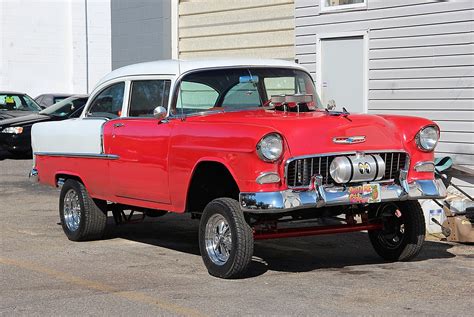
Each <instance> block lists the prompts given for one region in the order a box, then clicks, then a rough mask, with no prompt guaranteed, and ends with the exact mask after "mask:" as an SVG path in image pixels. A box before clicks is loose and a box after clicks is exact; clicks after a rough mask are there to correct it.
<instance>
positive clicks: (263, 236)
mask: <svg viewBox="0 0 474 317" xmlns="http://www.w3.org/2000/svg"><path fill="white" fill-rule="evenodd" d="M382 228H383V225H382V224H381V223H369V224H354V225H338V226H319V227H306V228H287V229H276V230H274V231H269V232H255V233H254V235H253V237H254V239H255V240H267V239H280V238H295V237H306V236H316V235H322V234H333V233H348V232H356V231H362V230H380V229H382Z"/></svg>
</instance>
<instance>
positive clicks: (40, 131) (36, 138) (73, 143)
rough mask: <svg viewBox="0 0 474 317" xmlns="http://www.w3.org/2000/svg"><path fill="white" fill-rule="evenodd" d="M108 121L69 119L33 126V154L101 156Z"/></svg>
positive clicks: (99, 119)
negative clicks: (103, 133)
mask: <svg viewBox="0 0 474 317" xmlns="http://www.w3.org/2000/svg"><path fill="white" fill-rule="evenodd" d="M105 121H106V119H101V118H94V119H69V120H64V121H55V122H42V123H36V124H34V125H33V128H32V130H31V146H32V148H33V152H48V153H71V154H101V153H102V125H103V124H104V123H105Z"/></svg>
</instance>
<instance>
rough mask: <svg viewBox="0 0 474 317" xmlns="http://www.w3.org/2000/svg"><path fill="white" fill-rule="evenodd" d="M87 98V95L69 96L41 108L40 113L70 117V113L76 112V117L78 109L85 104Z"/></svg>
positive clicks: (78, 112)
mask: <svg viewBox="0 0 474 317" xmlns="http://www.w3.org/2000/svg"><path fill="white" fill-rule="evenodd" d="M87 99H88V98H87V97H69V98H66V99H64V100H62V101H60V102H58V103H55V104H54V105H52V106H50V107H48V108H46V109H44V110H42V111H41V112H40V114H45V115H48V116H54V117H71V115H73V114H76V113H77V117H79V115H80V110H82V108H83V107H84V105H85V104H86V102H87ZM72 117H76V116H72Z"/></svg>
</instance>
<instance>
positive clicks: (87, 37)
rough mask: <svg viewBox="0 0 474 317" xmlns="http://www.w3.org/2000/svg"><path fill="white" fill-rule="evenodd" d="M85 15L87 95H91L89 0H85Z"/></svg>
mask: <svg viewBox="0 0 474 317" xmlns="http://www.w3.org/2000/svg"><path fill="white" fill-rule="evenodd" d="M84 15H85V20H86V21H85V26H86V29H85V31H86V32H85V34H86V93H89V28H88V26H89V25H88V21H87V0H84Z"/></svg>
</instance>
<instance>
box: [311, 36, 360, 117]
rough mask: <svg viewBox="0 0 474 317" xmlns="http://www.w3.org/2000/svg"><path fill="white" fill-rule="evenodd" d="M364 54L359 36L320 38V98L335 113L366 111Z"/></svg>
mask: <svg viewBox="0 0 474 317" xmlns="http://www.w3.org/2000/svg"><path fill="white" fill-rule="evenodd" d="M364 60H365V54H364V38H363V37H362V36H355V37H342V38H324V39H321V58H320V61H321V68H320V69H321V99H322V102H323V105H325V106H326V105H327V104H328V102H329V100H334V101H335V102H336V110H342V107H345V108H346V109H347V111H349V112H353V113H357V112H366V109H365V100H364V99H365V93H364V90H365V76H364V73H365V69H364V68H365V62H364Z"/></svg>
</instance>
